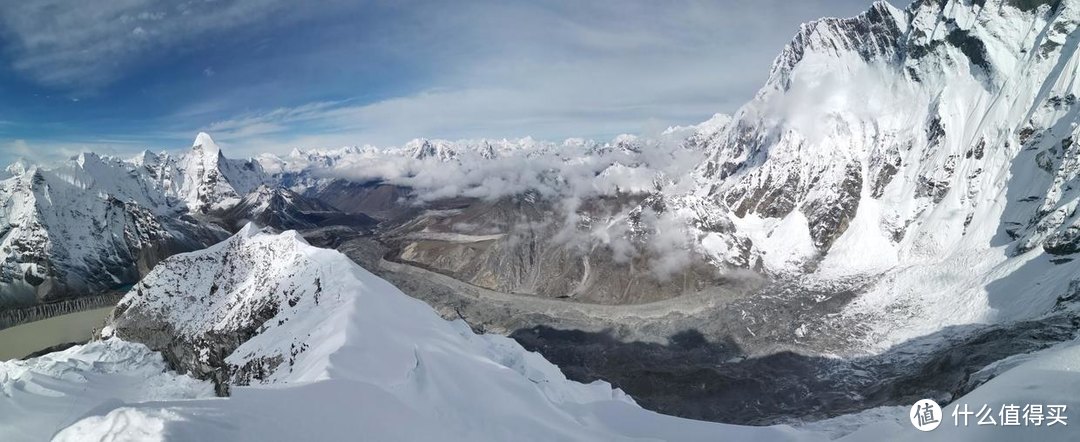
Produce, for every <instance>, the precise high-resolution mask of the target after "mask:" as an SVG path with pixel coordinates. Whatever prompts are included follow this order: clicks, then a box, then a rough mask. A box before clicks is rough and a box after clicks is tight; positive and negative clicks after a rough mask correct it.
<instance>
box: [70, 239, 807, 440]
mask: <svg viewBox="0 0 1080 442" xmlns="http://www.w3.org/2000/svg"><path fill="white" fill-rule="evenodd" d="M104 333H105V334H106V335H112V336H114V339H115V337H120V338H124V339H137V340H142V341H145V342H146V343H147V344H149V345H150V346H151V347H153V348H160V349H162V350H163V351H164V352H165V355H166V358H169V359H171V360H174V361H177V360H179V364H178V365H179V366H181V367H185V368H189V369H191V372H192V373H193V374H196V375H199V376H209V377H214V376H211V375H209V372H208V371H205V370H203V371H200V370H202V369H201V368H199V367H204V368H205V367H208V368H210V370H221V371H220V372H221V373H223V374H225V376H218V377H216V379H218V380H223V381H226V382H228V383H230V384H231V385H233V386H234V388H233V389H232V393H233V396H232V397H231V398H229V399H228V400H224V401H222V400H217V401H209V402H207V401H195V402H189V403H184V402H172V403H157V404H148V405H146V406H142V405H131V406H116V407H113V409H112V410H109V409H98V410H96V411H95V413H94V414H93V415H91V416H89V417H87V418H86V419H84V420H82V421H80V422H78V423H76V424H75V425H74V426H72V427H71V428H70V429H69V430H68V431H67V432H64V433H62V434H61V436H64V435H70V436H74V435H76V434H78V435H87V434H101V435H109V434H112V433H111V432H115V431H121V430H126V431H133V430H134V428H117V427H115V426H114V425H113V423H114V422H117V420H122V421H126V422H130V423H134V424H133V425H137V426H138V429H140V430H147V429H153V428H158V430H157V431H164V430H161V428H167V429H168V431H169V434H190V435H196V434H198V435H202V436H208V437H209V438H210V439H222V438H223V439H227V440H234V439H236V438H237V437H238V436H242V437H243V438H245V439H253V440H259V439H260V438H262V437H268V438H269V439H271V440H281V439H291V438H312V437H315V438H320V439H327V438H328V439H335V438H337V437H335V436H334V435H337V436H343V435H348V436H349V437H348V438H354V437H355V435H356V434H357V433H355V432H356V431H361V432H363V434H365V435H367V436H368V437H371V438H373V439H384V438H391V439H406V440H421V439H431V438H435V439H439V440H505V439H507V438H515V439H520V438H525V439H528V440H613V439H637V438H642V439H648V438H656V439H663V440H711V439H712V438H715V437H716V435H717V434H718V432H719V434H728V433H730V434H731V435H732V436H731V437H734V438H737V439H740V440H785V439H788V440H790V439H794V438H797V437H798V438H803V439H815V438H816V437H817V436H815V435H810V434H807V435H801V436H800V435H797V434H796V433H795V432H794V431H793V430H791V429H790V428H787V427H766V428H738V427H732V426H727V425H720V424H708V423H699V422H693V421H687V420H684V419H677V418H671V417H666V416H662V415H658V414H655V413H652V412H648V411H645V410H643V409H641V408H638V407H637V406H636V405H634V403H633V402H632V401H631V400H630V399H629V398H627V397H626V396H625V395H623V394H622V393H621V392H620V391H619V390H614V389H612V388H611V386H610V385H608V384H606V383H603V382H596V383H593V384H589V385H584V384H579V383H575V382H571V381H568V380H567V379H566V378H565V377H564V376H563V375H562V373H561V372H560V371H559V369H558V368H557V367H555V366H553V365H551V364H550V363H548V362H547V361H545V360H544V359H543V358H542V357H540V356H539V355H537V354H535V353H529V352H526V351H525V350H524V349H522V348H521V347H520V346H519V345H518V344H517V343H515V342H514V341H512V340H510V339H508V338H505V337H502V336H491V335H477V334H475V333H473V332H472V331H471V330H470V329H469V327H468V326H467V325H466V324H465V323H464V322H461V321H455V322H448V321H445V320H443V319H441V318H440V317H438V315H437V314H436V313H435V312H434V311H433V310H432V309H431V308H430V307H429V306H427V305H426V304H424V303H422V302H420V301H417V300H415V299H412V298H409V297H408V296H406V295H404V294H403V293H401V292H400V291H399V290H397V289H396V288H394V287H393V286H391V285H390V284H389V283H387V282H386V281H384V280H382V279H380V278H378V277H376V276H374V275H372V274H371V273H368V272H367V271H366V270H364V269H362V268H360V267H359V266H357V265H356V264H354V263H353V262H352V261H351V260H349V259H348V258H347V257H345V256H344V255H342V254H340V253H338V252H336V251H331V250H325V249H318V248H315V247H312V246H309V245H307V244H306V243H305V242H304V241H303V239H302V238H300V237H299V236H298V235H297V234H296V233H295V232H286V233H283V234H280V235H270V234H263V233H259V232H258V231H256V230H255V229H254V228H252V227H251V226H248V227H245V228H244V229H243V230H242V231H241V232H240V233H238V234H237V235H236V236H234V237H232V238H231V239H229V240H227V241H224V242H222V243H220V244H218V245H215V246H213V247H211V248H208V249H206V250H203V251H198V252H192V253H187V254H182V255H177V256H174V257H172V258H170V259H169V260H167V261H166V262H164V263H162V264H161V265H159V266H158V267H157V268H155V269H154V271H153V272H152V273H151V274H149V275H147V277H146V278H145V279H144V280H143V281H142V282H140V283H139V284H138V285H137V286H136V287H134V288H133V289H132V290H131V292H129V294H128V296H126V297H125V298H124V300H122V301H121V303H120V304H119V306H118V307H117V310H116V317H115V319H114V321H113V323H112V325H111V327H109V328H108V329H107V330H106V331H105V332H104ZM178 347H184V349H179V348H178ZM180 354H185V355H188V356H190V357H192V358H193V359H185V357H180V358H178V355H180ZM262 384H274V387H273V388H266V387H261V385H262ZM244 385H249V386H248V387H243V386H244ZM219 391H220V389H219ZM327 404H334V405H330V406H327V407H325V408H324V407H321V405H327ZM315 410H318V411H317V413H319V418H318V419H312V414H313V413H314V412H315ZM334 410H338V411H340V413H339V412H338V411H334ZM345 410H347V411H348V412H347V413H345ZM238 413H243V415H244V416H247V417H246V418H245V419H233V417H234V416H236V415H237V414H238ZM283 419H284V420H283ZM220 422H232V423H233V424H231V425H219V424H218V423H220ZM141 423H147V424H148V425H145V426H139V425H140V424H141ZM316 426H317V427H316ZM177 432H179V433H177ZM155 434H156V433H155ZM61 440H63V437H61Z"/></svg>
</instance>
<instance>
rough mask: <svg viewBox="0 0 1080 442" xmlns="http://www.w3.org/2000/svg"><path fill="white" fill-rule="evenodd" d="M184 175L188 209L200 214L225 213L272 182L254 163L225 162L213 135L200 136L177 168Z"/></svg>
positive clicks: (202, 133)
mask: <svg viewBox="0 0 1080 442" xmlns="http://www.w3.org/2000/svg"><path fill="white" fill-rule="evenodd" d="M178 168H179V169H180V171H181V173H182V174H183V175H184V177H183V178H184V181H183V184H182V186H181V193H182V194H183V199H184V201H185V202H186V203H187V205H188V208H190V209H191V210H192V211H194V212H198V213H208V212H211V211H218V210H225V209H228V208H229V207H232V206H233V205H234V204H236V203H237V202H239V200H240V197H241V196H242V195H244V194H247V193H248V192H250V191H252V190H254V189H255V188H256V187H257V186H259V185H260V184H263V183H266V182H269V177H268V176H267V175H266V173H265V172H264V171H263V169H262V166H261V165H260V164H259V163H258V162H257V161H255V160H247V161H237V160H230V159H227V158H225V155H224V153H222V151H221V148H220V147H219V146H218V145H217V143H215V142H214V140H213V139H212V138H210V135H209V134H207V133H205V132H200V133H199V135H198V136H197V137H195V143H194V144H193V145H192V147H191V151H189V152H188V153H187V155H185V156H184V157H183V158H182V159H181V160H180V161H179V164H178Z"/></svg>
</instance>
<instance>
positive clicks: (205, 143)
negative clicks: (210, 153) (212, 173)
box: [191, 132, 218, 149]
mask: <svg viewBox="0 0 1080 442" xmlns="http://www.w3.org/2000/svg"><path fill="white" fill-rule="evenodd" d="M198 146H202V147H204V148H207V149H210V148H217V147H218V146H217V143H214V139H213V138H210V134H208V133H206V132H199V135H197V136H196V137H195V143H194V144H192V145H191V147H198Z"/></svg>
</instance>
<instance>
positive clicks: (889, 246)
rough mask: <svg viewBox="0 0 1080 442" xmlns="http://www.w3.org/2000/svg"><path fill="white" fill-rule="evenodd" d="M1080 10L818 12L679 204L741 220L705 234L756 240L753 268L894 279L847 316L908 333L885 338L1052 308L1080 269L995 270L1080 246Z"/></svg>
mask: <svg viewBox="0 0 1080 442" xmlns="http://www.w3.org/2000/svg"><path fill="white" fill-rule="evenodd" d="M1078 21H1080V2H1077V1H1071V0H1066V1H1060V2H1057V1H1053V2H1049V1H1048V2H1015V1H1012V0H987V1H974V2H972V1H966V0H919V1H916V2H914V3H913V4H912V5H911V6H910V7H909V8H908V9H906V10H901V9H897V8H895V7H893V6H891V5H889V4H887V3H884V2H879V3H876V4H874V5H873V7H872V8H871V9H870V10H869V11H867V12H866V13H864V14H862V15H860V16H857V17H854V18H849V19H824V20H820V21H816V22H812V23H809V24H806V25H804V26H803V27H802V28H801V29H800V30H799V33H798V35H796V37H795V38H794V40H793V41H792V42H791V43H790V44H789V45H788V46H787V47H786V48H785V50H784V51H783V53H782V54H781V55H780V56H779V57H778V58H777V60H776V62H775V63H774V65H773V68H772V71H771V73H770V78H769V80H768V82H767V83H766V85H765V87H764V88H763V89H762V90H761V91H760V92H759V93H758V94H757V96H756V97H755V98H754V100H753V101H751V102H750V103H748V104H747V105H746V106H744V107H743V108H742V109H740V111H739V112H738V113H737V114H736V115H735V116H734V118H733V121H732V122H731V123H730V125H728V126H727V127H726V129H724V130H723V131H722V133H720V134H719V135H718V136H715V137H713V138H711V139H710V140H709V141H708V142H707V143H706V144H707V149H708V150H709V160H708V161H707V162H706V163H705V164H703V165H702V166H701V167H700V168H699V169H698V171H697V178H696V179H697V181H698V189H697V190H696V191H695V192H692V193H691V194H690V195H689V196H687V197H685V198H686V201H683V202H681V203H680V205H681V206H682V207H687V208H690V209H693V211H695V216H696V217H698V218H702V217H706V216H709V217H714V218H715V217H722V218H727V219H729V220H731V221H732V222H733V223H734V224H735V225H736V226H737V229H735V230H724V231H720V232H716V234H715V235H712V236H711V237H710V238H711V239H710V244H711V246H703V247H704V248H705V249H707V250H711V249H717V250H719V251H721V252H723V251H726V250H729V249H730V247H732V246H733V245H737V244H745V243H746V242H744V241H748V242H749V244H750V246H749V248H750V251H749V253H748V254H749V256H750V258H749V263H748V264H747V265H749V266H751V267H758V268H762V269H764V270H766V271H767V272H770V273H775V274H788V275H798V274H804V273H807V272H811V273H814V274H815V275H816V276H818V277H822V278H826V279H845V278H868V277H877V275H880V274H883V273H885V274H887V278H886V279H885V281H886V282H883V283H881V284H878V285H876V286H874V287H872V288H871V290H870V293H869V294H867V295H866V296H863V297H861V298H860V299H859V300H857V301H856V302H855V304H854V305H853V307H852V310H851V312H850V313H851V314H853V315H856V316H864V315H870V316H879V317H884V316H889V315H892V316H893V318H891V321H892V322H895V324H893V325H890V326H888V327H885V328H884V329H893V328H896V327H899V328H904V329H905V330H903V331H896V330H893V331H896V333H897V334H893V335H892V336H893V338H894V339H885V340H881V339H878V337H875V338H873V340H874V341H875V342H879V343H886V344H888V343H892V342H895V340H898V339H903V338H904V337H910V336H912V335H916V334H920V333H927V332H932V331H934V330H937V329H940V327H942V326H945V325H950V324H957V323H969V322H982V321H990V320H1009V319H1017V318H1021V317H1030V316H1032V315H1038V314H1040V313H1041V312H1045V311H1046V310H1047V309H1048V308H1050V307H1052V305H1053V303H1054V300H1055V298H1056V297H1057V296H1060V295H1062V294H1063V292H1064V291H1065V288H1066V287H1067V281H1065V283H1064V285H1063V284H1055V285H1054V287H1053V288H1046V287H1042V288H1038V287H1035V283H1034V282H1032V283H1030V284H1011V285H1010V286H1009V287H1008V289H1009V290H1018V291H1016V292H1015V293H1004V292H1003V291H1002V289H1001V288H999V287H1003V285H1004V284H1003V283H1002V284H995V282H996V281H1003V278H1008V277H1010V275H1012V274H1013V273H1014V272H1018V269H1021V268H1023V272H1019V273H1016V274H1017V275H1020V274H1023V275H1028V276H1030V275H1044V274H1045V275H1050V274H1053V273H1055V272H1068V271H1070V269H1071V267H1068V266H1063V267H1057V268H1056V269H1055V268H1054V264H1050V263H1049V262H1047V261H1048V260H1050V258H1053V257H1049V258H1040V256H1041V254H1042V253H1044V252H1045V253H1048V254H1057V255H1066V254H1072V253H1075V252H1077V251H1080V246H1077V244H1080V233H1078V232H1080V227H1078V226H1080V224H1077V222H1078V218H1076V213H1075V212H1076V211H1075V207H1076V205H1077V203H1078V196H1080V194H1078V193H1077V192H1078V191H1077V190H1076V188H1077V186H1076V181H1075V180H1076V175H1077V171H1078V167H1077V153H1076V149H1075V148H1074V147H1073V145H1074V142H1073V140H1074V138H1075V136H1076V123H1075V122H1076V121H1077V114H1076V113H1077V111H1078V110H1080V107H1077V106H1076V97H1077V94H1078V93H1080V91H1078V90H1077V88H1080V83H1078V82H1077V81H1076V80H1077V78H1076V69H1077V64H1078V63H1080V58H1078V56H1077V54H1076V49H1077V44H1078V38H1080V33H1077V32H1075V31H1076V28H1077V24H1078ZM803 219H805V221H806V226H805V228H803V227H801V226H799V224H800V223H801V221H802V220H803ZM793 226H795V227H793ZM793 230H797V231H800V232H801V233H800V232H794V231H793ZM711 233H713V232H711V231H710V230H708V229H705V231H704V232H703V234H705V235H709V234H711ZM777 237H779V238H783V241H782V242H784V243H786V244H787V246H786V247H782V248H777V247H778V245H777V244H776V243H777V242H779V241H778V240H777ZM721 240H722V241H721ZM736 255H738V254H736ZM1053 261H1055V262H1058V263H1062V262H1065V261H1067V259H1053ZM1026 289H1032V290H1034V291H1035V292H1036V294H1035V295H1032V296H1030V297H1027V298H1025V301H1018V300H1016V299H1015V298H1018V297H1020V296H1021V294H1022V293H1024V290H1026ZM885 312H894V313H896V312H898V313H896V314H892V313H890V314H888V315H887V314H885ZM897 315H899V316H897ZM908 315H910V318H906V317H907V316H908ZM907 319H911V320H912V321H914V322H912V323H908V322H906V321H907ZM884 329H882V330H884ZM889 333H892V332H891V331H890V332H889Z"/></svg>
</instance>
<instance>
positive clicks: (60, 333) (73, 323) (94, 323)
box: [0, 307, 113, 361]
mask: <svg viewBox="0 0 1080 442" xmlns="http://www.w3.org/2000/svg"><path fill="white" fill-rule="evenodd" d="M112 309H113V308H112V307H101V308H96V309H92V310H84V311H81V312H75V313H69V314H66V315H59V316H53V317H51V318H48V319H43V320H40V321H34V322H29V323H26V324H22V325H18V326H15V327H11V328H6V329H3V330H0V361H6V360H9V359H19V358H23V357H26V356H28V355H31V354H33V353H35V352H38V351H41V350H45V349H48V348H52V347H56V346H62V345H65V344H72V343H79V344H81V343H84V342H86V341H89V340H90V337H91V336H92V335H93V333H94V330H95V329H97V328H99V327H101V326H102V324H104V322H105V318H106V317H107V316H108V315H109V312H110V311H112Z"/></svg>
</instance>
